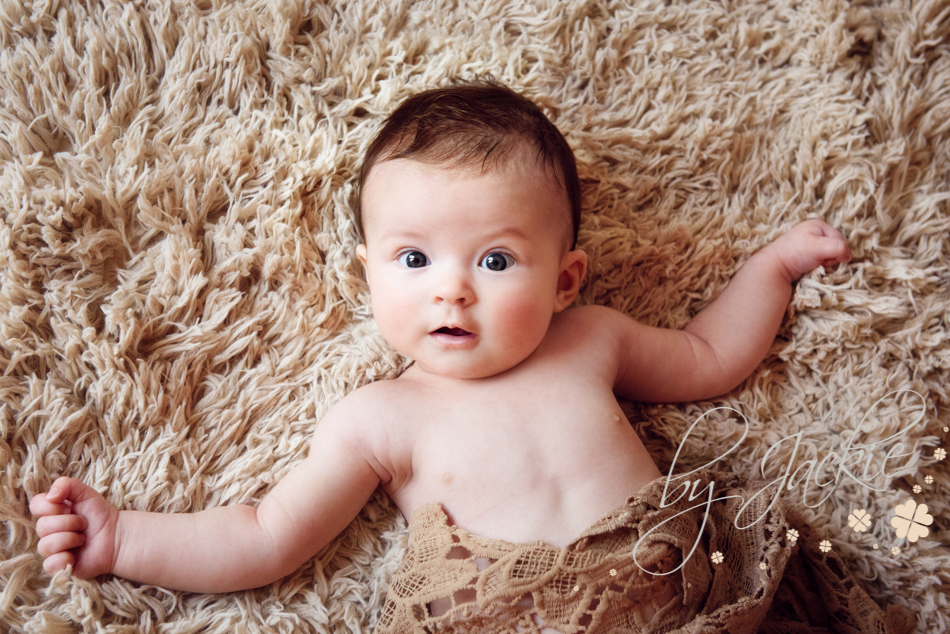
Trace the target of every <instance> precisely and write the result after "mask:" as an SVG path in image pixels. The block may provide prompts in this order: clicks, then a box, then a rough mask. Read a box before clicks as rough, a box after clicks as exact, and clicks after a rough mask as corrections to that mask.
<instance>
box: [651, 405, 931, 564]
mask: <svg viewBox="0 0 950 634" xmlns="http://www.w3.org/2000/svg"><path fill="white" fill-rule="evenodd" d="M901 394H913V395H915V396H916V397H917V398H918V399H920V402H921V405H923V404H924V398H923V396H921V395H920V394H918V393H917V392H915V391H913V390H895V391H893V392H889V393H887V394H885V395H884V396H882V397H881V398H880V399H878V400H877V401H876V402H875V403H874V405H872V406H871V409H869V410H868V412H867V413H865V415H864V416H863V417H862V419H861V421H860V423H858V426H857V428H856V429H855V430H854V432H853V433H852V434H851V435H850V437H849V438H848V441H847V443H846V444H845V445H844V447H842V448H841V451H840V453H839V452H838V451H829V452H828V453H827V454H826V455H825V456H824V457H823V458H822V459H821V460H817V461H816V460H814V459H808V460H805V461H803V462H802V463H801V464H799V465H798V466H797V467H795V469H794V471H793V470H792V467H793V466H795V462H796V458H797V456H798V451H799V447H800V445H801V442H802V435H803V432H799V433H797V434H792V435H790V436H786V437H785V438H782V439H781V440H779V441H777V442H775V443H773V444H772V445H771V446H770V447H769V449H768V451H766V452H765V455H764V456H763V457H762V460H761V463H760V472H761V473H762V476H763V478H765V479H767V478H768V477H769V476H767V475H766V469H767V467H768V466H769V464H768V462H769V458H770V456H773V455H774V454H775V452H776V451H778V449H779V447H780V446H782V445H783V443H786V442H791V441H794V443H795V444H794V447H793V448H792V451H791V455H790V456H789V458H788V460H787V461H786V462H785V463H784V464H782V465H781V468H780V471H779V474H778V476H777V477H775V478H774V480H772V481H771V482H769V483H768V484H767V485H765V486H763V487H762V488H761V489H759V490H758V491H756V492H755V493H754V494H753V495H752V496H751V497H750V498H749V499H748V500H746V499H744V498H743V497H742V496H741V495H722V496H720V497H715V495H716V492H715V482H714V481H709V482H706V483H705V486H703V487H702V488H701V489H700V487H701V486H702V485H703V484H704V482H703V480H702V479H697V480H689V479H687V478H688V476H690V475H692V474H693V473H696V472H697V471H700V470H703V469H707V468H709V467H710V466H712V465H713V464H715V463H716V462H718V461H720V460H722V459H723V458H725V457H726V456H728V455H729V454H730V453H732V452H733V451H734V450H735V449H736V448H738V447H739V446H740V445H741V444H742V442H743V441H744V440H745V438H746V436H747V435H748V433H749V421H748V420H746V417H745V416H744V415H743V414H742V413H741V412H739V411H737V410H735V409H733V408H731V407H717V408H714V409H712V410H709V411H708V412H705V413H704V414H703V415H702V416H700V417H699V418H698V419H696V421H695V422H694V423H693V424H692V425H691V426H690V428H689V429H688V430H686V435H685V436H684V437H683V440H681V441H680V445H679V447H677V449H676V454H675V455H674V456H673V462H672V463H671V464H670V471H669V474H668V475H667V477H666V483H665V484H664V486H663V495H662V496H661V498H660V508H666V507H668V506H672V505H673V504H677V503H678V502H679V501H680V500H682V499H683V496H688V497H687V502H692V501H694V500H700V498H702V499H701V500H700V501H699V502H697V503H696V504H694V505H693V506H690V507H688V508H685V509H683V510H682V511H680V512H679V513H677V514H676V515H673V516H671V517H669V518H667V519H665V520H664V521H663V522H661V523H659V524H657V525H656V526H654V527H653V528H651V529H650V530H649V531H647V532H646V533H644V534H643V535H641V536H640V540H638V541H637V547H639V545H640V544H642V543H645V542H644V540H645V538H646V537H647V536H648V535H649V534H650V533H652V532H653V531H655V530H657V529H658V528H660V527H661V526H663V525H664V524H666V523H667V522H669V521H671V520H672V519H674V518H676V517H679V516H680V515H682V514H684V513H688V512H690V511H692V510H694V509H697V508H702V507H705V511H704V512H703V520H702V525H701V526H700V527H699V531H698V533H697V536H696V541H695V542H694V543H693V547H692V548H691V549H690V551H689V553H688V554H687V555H686V556H685V557H684V558H683V561H682V562H681V563H680V565H679V566H677V567H676V568H674V569H672V570H670V571H668V572H663V573H656V572H654V573H652V574H659V575H665V574H671V573H673V572H676V571H677V570H679V569H680V568H681V567H683V565H684V564H685V563H686V562H687V561H688V560H689V558H690V557H691V556H692V555H693V553H694V552H695V551H696V548H697V546H698V545H699V541H700V537H701V535H702V534H703V530H704V528H705V526H706V521H707V519H708V518H709V510H710V508H711V506H712V504H713V502H716V501H720V500H728V499H730V498H738V499H740V500H742V502H743V503H742V506H740V507H739V511H738V513H737V514H736V517H735V519H734V520H733V523H734V525H735V527H736V528H738V529H740V530H743V529H746V528H749V527H750V526H753V525H755V524H756V523H758V522H759V521H761V520H762V519H764V518H765V516H766V515H767V513H768V511H769V510H771V508H772V506H773V505H774V504H775V502H776V501H777V500H778V499H779V498H780V497H781V493H782V492H783V491H786V490H791V489H792V488H794V487H796V486H799V485H803V488H804V491H805V493H806V494H807V492H808V489H809V486H811V485H814V486H816V487H818V489H825V488H827V492H826V494H825V495H824V497H822V498H821V499H820V500H819V501H818V502H816V503H815V504H808V503H807V502H805V504H806V506H809V507H810V508H814V507H816V506H819V505H820V504H822V503H823V502H824V501H825V500H827V499H828V498H829V497H830V496H831V495H832V493H834V490H835V488H836V487H837V486H838V484H840V483H841V482H842V480H843V478H844V477H848V478H850V479H852V480H853V481H854V482H856V483H858V484H860V485H861V486H864V487H866V488H867V489H869V490H872V491H883V490H885V489H886V482H887V481H888V480H889V479H890V478H892V477H893V476H894V475H895V474H896V473H897V472H899V471H900V470H902V469H906V468H908V467H909V466H910V461H907V462H905V463H904V464H900V465H898V466H895V467H893V470H892V471H889V470H888V463H889V462H890V461H891V460H899V459H900V458H904V457H907V456H912V455H913V454H914V451H913V448H911V449H910V450H908V451H906V452H904V453H898V452H902V451H904V450H905V449H906V448H905V445H904V441H903V440H901V438H903V437H904V436H906V435H907V434H908V433H909V432H910V431H911V430H912V429H913V428H914V427H915V426H917V424H918V423H920V422H921V421H922V420H923V418H924V414H925V412H926V408H925V407H921V409H920V413H919V415H918V416H917V417H916V418H915V419H914V420H913V421H911V422H910V423H908V424H906V425H904V426H903V427H901V428H899V429H898V430H897V431H896V432H894V433H893V434H891V435H890V436H888V437H886V438H881V439H880V440H877V441H874V442H868V443H865V444H855V439H856V438H858V436H859V433H860V432H861V431H862V427H863V426H864V424H865V422H866V421H867V420H868V415H869V414H870V413H871V412H873V411H874V410H875V409H876V408H877V407H878V405H880V404H881V403H882V402H883V401H884V400H885V399H887V398H888V397H891V396H894V397H895V398H897V397H898V396H900V395H901ZM717 410H730V411H732V412H735V413H736V414H737V415H738V416H739V418H740V419H741V420H742V424H743V426H744V427H743V430H742V435H741V437H740V438H739V439H738V440H737V441H736V442H735V443H734V444H733V445H732V447H730V448H729V449H728V450H727V451H726V452H725V453H723V454H722V455H719V456H717V457H715V458H714V459H713V460H710V461H709V462H707V463H706V464H704V465H702V466H701V467H697V468H696V469H693V470H692V471H689V472H687V473H682V474H677V475H673V471H674V470H675V467H676V462H677V460H678V459H679V456H680V452H681V451H682V448H683V443H684V442H685V441H686V439H687V438H688V437H689V435H690V434H691V433H692V432H693V430H694V429H695V428H696V427H697V426H698V425H700V424H701V423H702V422H703V421H704V419H705V418H706V416H707V415H708V414H710V413H711V412H714V411H717ZM887 443H894V444H893V445H892V446H891V447H890V448H889V449H888V450H887V452H886V454H885V456H884V458H883V459H880V457H879V452H877V453H876V452H875V451H874V449H875V448H876V447H879V446H882V445H885V444H887ZM862 462H863V465H864V468H863V470H859V469H860V467H861V465H862ZM829 467H830V468H832V469H833V470H834V477H833V478H832V479H830V480H824V479H821V476H822V474H824V473H825V472H826V470H827V469H828V468H829ZM878 476H883V477H884V481H885V485H882V486H875V485H874V481H875V480H876V479H877V477H878ZM673 481H679V483H678V484H677V485H676V487H675V489H674V491H673V492H670V485H671V483H672V482H673ZM774 485H778V489H777V490H776V491H775V492H774V495H773V497H772V500H771V502H770V503H769V505H768V507H767V508H766V509H765V511H763V512H762V514H761V515H760V516H759V517H757V518H755V519H754V520H752V521H751V522H749V523H748V524H745V525H743V526H740V525H739V518H740V517H742V516H743V512H744V511H745V510H746V509H747V508H748V507H749V505H750V504H752V502H753V500H755V499H756V498H757V497H758V496H760V495H762V494H764V493H766V492H767V491H768V490H769V489H771V488H772V487H773V486H774ZM677 492H678V495H677ZM673 496H675V497H673ZM633 559H634V561H635V562H636V559H637V548H634V550H633ZM637 565H638V566H639V565H640V564H639V562H637ZM640 567H641V569H643V567H642V566H640Z"/></svg>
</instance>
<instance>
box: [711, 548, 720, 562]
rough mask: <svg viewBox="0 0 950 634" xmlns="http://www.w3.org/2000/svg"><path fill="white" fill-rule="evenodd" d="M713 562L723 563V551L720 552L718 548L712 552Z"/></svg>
mask: <svg viewBox="0 0 950 634" xmlns="http://www.w3.org/2000/svg"><path fill="white" fill-rule="evenodd" d="M712 562H713V563H714V564H721V563H722V553H721V552H719V551H718V550H717V551H716V552H714V553H713V554H712Z"/></svg>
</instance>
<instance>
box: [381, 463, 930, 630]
mask: <svg viewBox="0 0 950 634" xmlns="http://www.w3.org/2000/svg"><path fill="white" fill-rule="evenodd" d="M685 480H689V481H690V483H691V484H690V486H691V488H690V491H691V492H695V493H696V494H699V496H698V497H696V498H694V499H693V500H692V501H689V500H688V497H689V496H688V495H686V494H685V490H684V489H683V488H682V483H683V482H684V481H685ZM696 481H698V482H699V484H698V485H696V486H693V485H692V483H693V482H696ZM709 483H712V484H713V486H714V489H713V491H714V497H715V498H723V497H725V496H739V497H732V498H729V499H726V500H722V501H714V502H712V504H711V505H710V508H709V516H708V518H707V519H706V522H705V524H704V523H703V515H704V511H705V508H706V500H707V499H708V493H707V492H708V489H706V487H707V485H708V484H709ZM665 484H666V477H662V478H658V479H657V480H654V481H653V482H651V483H650V484H648V485H647V486H645V487H644V488H643V489H642V490H641V491H640V492H639V493H637V494H635V495H633V496H631V497H630V498H629V499H628V500H627V503H626V504H625V505H624V506H622V507H620V508H618V509H615V510H614V511H612V512H610V513H609V514H607V515H606V516H605V517H603V518H602V519H600V520H598V521H597V522H596V523H595V524H594V525H593V526H591V527H590V528H588V529H587V530H586V531H584V533H583V534H581V535H580V536H579V537H578V538H577V539H576V540H574V541H573V542H571V543H570V544H568V545H567V546H566V547H564V548H555V547H552V546H549V545H547V544H545V543H543V542H536V543H533V544H511V543H508V542H504V541H500V540H496V539H486V538H483V537H478V536H477V535H472V534H471V533H468V532H466V531H464V530H462V529H460V528H458V527H455V526H452V525H450V524H449V520H448V517H447V516H446V514H445V512H444V510H443V509H442V507H441V506H440V505H438V504H428V505H426V506H423V507H421V508H419V509H418V510H417V511H416V512H415V513H414V514H413V516H412V519H411V521H410V523H409V548H408V550H407V553H406V558H405V561H404V562H403V563H402V565H401V567H400V569H399V570H398V571H397V572H396V574H395V575H394V577H393V579H392V581H391V583H390V590H389V596H388V598H387V600H386V604H385V607H384V609H383V612H382V614H381V616H380V620H379V624H378V626H377V628H376V630H375V631H376V633H377V634H390V633H400V634H402V633H407V632H435V631H439V632H484V633H502V632H534V633H538V632H551V631H555V632H563V633H564V634H573V633H575V632H596V633H598V634H599V633H601V632H603V633H610V632H682V633H684V634H685V633H690V634H693V633H699V632H703V633H707V632H728V633H729V634H744V633H753V632H762V633H766V634H767V633H777V632H795V633H806V632H807V633H818V632H847V633H849V634H851V633H858V632H861V633H864V632H868V633H875V634H906V633H909V632H912V631H913V630H914V628H915V623H916V621H915V618H914V616H913V614H912V613H911V612H910V611H909V610H907V609H906V608H903V607H899V606H896V605H890V606H888V607H887V610H886V611H884V610H882V609H881V608H880V607H879V606H878V605H877V603H875V602H874V600H873V599H871V598H870V597H869V596H868V594H867V593H866V592H865V591H864V589H863V588H861V587H860V586H859V585H858V584H857V583H856V581H855V579H854V578H853V577H852V575H851V573H850V572H849V571H848V568H847V566H846V564H845V562H844V561H843V560H842V559H841V557H840V556H838V555H837V554H835V552H834V549H831V550H829V551H828V552H822V551H821V549H820V548H819V542H820V538H819V537H818V535H817V534H816V533H815V532H814V531H813V530H812V529H811V528H810V527H809V526H808V525H807V524H806V523H805V522H804V521H803V520H802V518H801V516H800V515H799V514H798V513H797V512H796V511H795V510H794V509H791V508H789V507H788V506H786V505H785V504H784V501H783V500H782V499H781V498H779V499H774V498H775V495H776V492H775V488H776V487H771V488H769V489H768V490H764V491H762V492H761V494H760V495H758V496H756V497H755V499H752V498H753V496H754V494H755V493H756V492H759V491H760V490H761V489H762V488H763V487H764V486H765V484H766V483H756V485H755V486H754V485H750V483H749V482H748V481H747V479H746V478H745V477H743V476H740V475H737V474H731V473H725V472H719V471H710V470H703V471H698V472H696V473H693V474H690V475H689V476H687V477H686V478H681V479H674V480H673V481H672V482H671V483H670V486H669V488H668V491H667V494H666V500H667V502H668V503H669V502H673V501H674V500H677V498H679V499H678V501H676V502H674V503H672V504H671V505H669V506H667V507H666V508H660V502H661V497H662V496H663V488H664V485H665ZM677 485H679V486H680V489H679V490H677ZM681 493H682V495H680V494H681ZM750 500H751V503H750V504H749V506H748V508H747V509H745V510H744V511H743V512H742V513H741V515H740V513H739V511H740V508H741V507H742V506H743V504H744V503H746V502H749V501H750ZM773 501H774V503H773ZM697 505H699V508H695V509H693V510H687V509H689V508H690V507H694V506H697ZM770 505H771V508H769V507H770ZM683 511H686V512H685V513H682V512H683ZM680 513H682V514H680ZM737 515H739V516H740V517H739V521H738V522H737V523H738V525H739V526H743V527H745V528H742V529H740V528H736V525H735V524H734V523H733V522H734V520H735V519H736V516H737ZM757 518H761V519H760V520H759V521H757V522H755V520H756V519H757ZM753 522H754V523H753ZM750 524H751V526H750ZM654 528H655V530H652V531H651V529H654ZM789 529H795V530H796V531H797V532H798V538H797V539H792V538H790V533H789ZM641 536H643V537H641ZM694 545H695V550H693V548H694ZM634 548H636V561H634V558H633V553H634ZM691 551H692V554H690V552H691ZM720 555H721V558H720ZM684 560H685V563H683V561H684ZM681 563H683V565H682V566H681V567H679V569H678V570H676V571H675V572H673V573H671V574H667V575H659V574H658V575H654V574H651V573H650V572H645V571H652V572H669V571H671V570H673V569H675V568H677V567H678V566H679V565H680V564H681ZM654 612H655V614H654Z"/></svg>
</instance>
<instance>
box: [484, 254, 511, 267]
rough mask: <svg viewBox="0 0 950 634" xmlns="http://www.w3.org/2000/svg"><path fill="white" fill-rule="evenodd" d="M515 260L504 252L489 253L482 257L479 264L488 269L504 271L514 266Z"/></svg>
mask: <svg viewBox="0 0 950 634" xmlns="http://www.w3.org/2000/svg"><path fill="white" fill-rule="evenodd" d="M514 264H515V260H514V258H512V257H511V256H510V255H505V254H504V253H489V254H488V255H486V256H485V257H484V258H482V261H481V263H480V264H479V266H484V267H485V268H486V269H488V270H489V271H504V270H505V269H510V268H511V267H512V266H514Z"/></svg>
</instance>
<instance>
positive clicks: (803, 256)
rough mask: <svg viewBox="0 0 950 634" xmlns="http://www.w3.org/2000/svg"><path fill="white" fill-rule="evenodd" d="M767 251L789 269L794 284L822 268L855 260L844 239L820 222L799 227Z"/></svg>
mask: <svg viewBox="0 0 950 634" xmlns="http://www.w3.org/2000/svg"><path fill="white" fill-rule="evenodd" d="M767 249H769V250H771V251H772V252H773V253H774V254H775V255H776V256H777V257H778V258H779V260H780V261H781V262H782V264H783V265H784V266H785V270H786V272H787V273H788V281H789V282H790V283H791V282H794V281H795V280H797V279H798V278H800V277H801V276H802V275H804V274H805V273H808V272H809V271H811V270H812V269H814V268H817V267H818V266H824V267H827V268H832V267H834V266H837V265H838V263H839V262H850V261H851V251H849V250H848V243H847V242H845V239H844V236H842V235H841V233H840V232H839V231H838V230H837V229H834V228H832V227H830V226H828V225H827V224H825V223H824V222H822V221H821V220H817V219H813V220H806V221H805V222H802V223H799V224H797V225H795V226H794V227H792V229H791V230H790V231H789V232H788V233H786V234H785V235H783V236H782V237H780V238H779V239H778V240H776V241H775V242H773V243H772V244H770V245H769V246H768V247H767Z"/></svg>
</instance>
